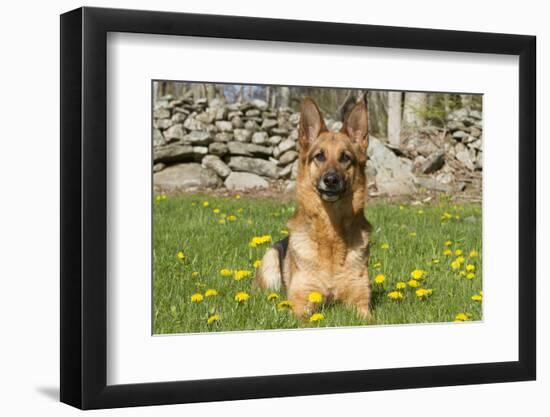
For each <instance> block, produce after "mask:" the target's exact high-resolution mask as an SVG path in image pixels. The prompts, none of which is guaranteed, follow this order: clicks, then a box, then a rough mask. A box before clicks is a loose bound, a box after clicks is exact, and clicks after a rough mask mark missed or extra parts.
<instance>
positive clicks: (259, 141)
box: [252, 132, 269, 145]
mask: <svg viewBox="0 0 550 417" xmlns="http://www.w3.org/2000/svg"><path fill="white" fill-rule="evenodd" d="M268 138H269V136H268V135H267V133H266V132H255V133H254V134H253V135H252V143H255V144H256V145H265V144H266V143H267V140H268Z"/></svg>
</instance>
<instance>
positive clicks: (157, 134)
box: [153, 129, 166, 146]
mask: <svg viewBox="0 0 550 417" xmlns="http://www.w3.org/2000/svg"><path fill="white" fill-rule="evenodd" d="M165 144H166V139H164V136H163V134H162V132H161V131H160V130H158V129H153V146H162V145H165Z"/></svg>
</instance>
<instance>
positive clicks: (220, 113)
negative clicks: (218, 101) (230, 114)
mask: <svg viewBox="0 0 550 417" xmlns="http://www.w3.org/2000/svg"><path fill="white" fill-rule="evenodd" d="M226 117H227V108H226V107H218V108H217V109H216V120H224V119H225V118H226Z"/></svg>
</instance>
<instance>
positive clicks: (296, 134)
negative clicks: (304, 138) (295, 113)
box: [288, 129, 300, 142]
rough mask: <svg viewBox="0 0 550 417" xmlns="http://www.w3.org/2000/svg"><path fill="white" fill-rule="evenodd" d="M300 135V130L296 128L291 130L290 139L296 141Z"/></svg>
mask: <svg viewBox="0 0 550 417" xmlns="http://www.w3.org/2000/svg"><path fill="white" fill-rule="evenodd" d="M299 137H300V133H299V132H298V129H294V130H293V131H292V132H290V134H289V135H288V138H289V139H290V140H293V141H294V142H296V141H297V140H298V138H299Z"/></svg>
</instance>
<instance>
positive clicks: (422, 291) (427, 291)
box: [415, 288, 433, 298]
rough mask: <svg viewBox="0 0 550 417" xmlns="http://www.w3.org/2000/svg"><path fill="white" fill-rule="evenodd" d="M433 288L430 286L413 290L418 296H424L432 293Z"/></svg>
mask: <svg viewBox="0 0 550 417" xmlns="http://www.w3.org/2000/svg"><path fill="white" fill-rule="evenodd" d="M432 292H433V290H432V289H431V288H419V289H417V290H416V291H415V294H416V296H417V297H418V298H426V297H428V296H430V295H432Z"/></svg>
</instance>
